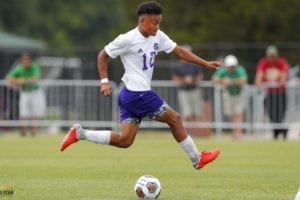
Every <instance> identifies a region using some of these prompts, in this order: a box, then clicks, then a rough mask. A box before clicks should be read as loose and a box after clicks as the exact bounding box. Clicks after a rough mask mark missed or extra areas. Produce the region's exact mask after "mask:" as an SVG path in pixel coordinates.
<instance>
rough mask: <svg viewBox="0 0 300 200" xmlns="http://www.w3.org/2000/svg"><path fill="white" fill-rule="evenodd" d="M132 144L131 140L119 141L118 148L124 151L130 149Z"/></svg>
mask: <svg viewBox="0 0 300 200" xmlns="http://www.w3.org/2000/svg"><path fill="white" fill-rule="evenodd" d="M132 144H133V140H128V139H121V140H120V141H119V147H121V148H124V149H126V148H128V147H130V146H131V145H132Z"/></svg>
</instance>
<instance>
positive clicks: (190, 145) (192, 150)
mask: <svg viewBox="0 0 300 200" xmlns="http://www.w3.org/2000/svg"><path fill="white" fill-rule="evenodd" d="M179 144H180V146H181V148H182V149H183V150H184V151H185V153H186V154H187V155H188V156H189V158H190V159H191V161H192V163H193V165H194V166H195V165H197V164H198V161H199V159H200V156H201V154H200V153H199V151H198V149H197V147H196V145H195V142H194V141H193V139H192V138H191V137H190V136H189V135H188V136H187V138H185V139H184V140H183V141H181V142H179Z"/></svg>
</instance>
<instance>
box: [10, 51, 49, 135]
mask: <svg viewBox="0 0 300 200" xmlns="http://www.w3.org/2000/svg"><path fill="white" fill-rule="evenodd" d="M40 76H41V73H40V68H39V66H38V65H37V64H36V63H33V62H32V61H31V55H30V54H29V53H27V52H25V53H23V54H22V56H21V64H19V65H17V66H16V67H15V68H14V69H13V70H12V71H11V72H10V73H9V74H8V75H7V76H6V80H7V82H8V85H9V86H17V87H19V89H20V99H19V117H20V119H21V120H32V124H31V135H32V136H34V135H35V134H36V131H37V127H36V124H34V120H36V119H39V118H41V117H43V116H44V113H45V110H46V101H45V94H44V92H43V90H42V89H41V88H40V86H39V84H38V81H39V80H40ZM27 129H28V127H27V126H22V127H21V135H22V136H25V135H26V132H27Z"/></svg>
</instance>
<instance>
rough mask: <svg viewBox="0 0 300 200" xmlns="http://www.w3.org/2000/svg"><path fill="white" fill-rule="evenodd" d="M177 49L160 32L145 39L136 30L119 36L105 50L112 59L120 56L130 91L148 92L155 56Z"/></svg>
mask: <svg viewBox="0 0 300 200" xmlns="http://www.w3.org/2000/svg"><path fill="white" fill-rule="evenodd" d="M175 47H176V43H175V42H173V41H172V40H171V39H170V38H169V37H168V36H167V35H166V34H165V33H164V32H162V31H160V30H158V31H157V33H156V35H155V36H149V37H144V36H143V35H142V34H141V33H140V31H139V30H138V28H135V29H132V30H130V31H129V32H127V33H125V34H121V35H119V36H118V37H117V38H115V39H114V40H113V41H112V42H110V43H109V44H108V45H106V46H105V48H104V49H105V51H106V53H107V54H108V55H109V56H110V57H112V58H116V57H117V56H120V58H121V61H122V63H123V65H124V69H125V73H124V75H123V77H122V81H123V82H124V84H125V86H126V88H127V89H128V90H131V91H147V90H151V79H152V74H153V69H154V60H155V56H156V55H157V54H158V52H160V51H165V52H166V53H171V52H172V51H173V50H174V48H175Z"/></svg>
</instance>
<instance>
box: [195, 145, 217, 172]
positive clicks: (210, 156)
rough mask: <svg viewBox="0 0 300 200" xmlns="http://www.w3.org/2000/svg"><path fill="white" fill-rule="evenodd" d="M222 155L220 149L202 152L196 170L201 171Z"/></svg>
mask: <svg viewBox="0 0 300 200" xmlns="http://www.w3.org/2000/svg"><path fill="white" fill-rule="evenodd" d="M220 153H221V150H219V149H215V150H212V151H202V152H201V158H200V160H199V162H198V164H197V165H196V166H195V168H196V169H201V168H202V167H204V166H205V165H207V164H208V163H210V162H212V161H214V160H215V159H216V158H217V157H218V156H219V154H220Z"/></svg>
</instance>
